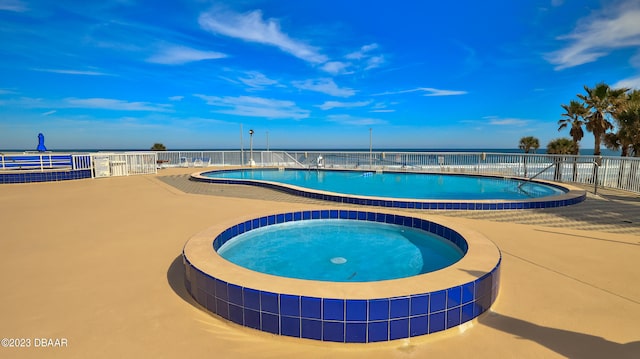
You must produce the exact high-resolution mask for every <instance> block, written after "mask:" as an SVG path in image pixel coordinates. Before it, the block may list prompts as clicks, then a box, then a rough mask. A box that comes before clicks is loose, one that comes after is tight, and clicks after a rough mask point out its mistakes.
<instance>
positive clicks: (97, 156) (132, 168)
mask: <svg viewBox="0 0 640 359" xmlns="http://www.w3.org/2000/svg"><path fill="white" fill-rule="evenodd" d="M91 157H92V162H93V168H94V176H95V177H118V176H130V175H139V174H154V173H157V172H158V157H157V155H156V153H155V152H120V153H93V154H91Z"/></svg>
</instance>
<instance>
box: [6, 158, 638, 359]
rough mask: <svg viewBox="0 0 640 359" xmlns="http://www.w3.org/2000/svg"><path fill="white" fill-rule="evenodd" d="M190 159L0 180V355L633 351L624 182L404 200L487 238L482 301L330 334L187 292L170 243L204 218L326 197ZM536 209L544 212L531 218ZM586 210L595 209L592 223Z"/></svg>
mask: <svg viewBox="0 0 640 359" xmlns="http://www.w3.org/2000/svg"><path fill="white" fill-rule="evenodd" d="M191 172H195V171H194V169H193V168H191V169H189V168H181V169H178V168H176V169H163V170H161V171H159V173H158V174H157V175H141V176H130V177H111V178H102V179H87V180H76V181H64V182H54V183H33V184H14V185H1V186H0V208H1V213H0V233H1V235H0V259H1V260H0V280H1V283H2V294H1V295H0V318H1V319H0V337H2V338H7V339H14V340H11V342H13V344H19V343H20V342H22V344H26V340H29V341H30V347H0V357H2V358H139V357H144V358H147V357H154V358H178V357H180V358H185V357H188V358H195V357H213V358H369V359H372V358H427V357H441V358H443V357H451V358H465V357H475V358H484V357H492V358H562V357H570V358H605V357H606V358H637V357H640V330H638V328H637V327H638V323H640V286H639V285H638V278H640V265H638V263H639V262H640V235H639V234H638V233H639V232H638V231H637V224H633V223H632V225H631V226H629V223H627V222H633V221H634V220H635V221H638V220H639V219H638V217H634V218H633V215H632V214H629V213H638V210H639V209H640V199H639V198H638V195H635V194H628V196H627V195H620V194H619V193H613V194H609V195H608V194H607V193H606V191H602V192H601V194H602V197H599V196H598V197H596V196H593V195H591V194H590V195H589V198H588V199H587V201H585V202H584V203H581V204H578V205H575V206H572V208H571V209H567V210H566V212H570V213H577V214H579V213H581V212H582V213H583V214H584V217H583V218H582V219H581V218H579V215H576V216H575V217H576V218H573V217H571V218H569V217H567V216H562V215H561V213H562V209H557V211H555V212H553V211H551V212H541V213H540V214H538V213H536V212H534V211H527V213H525V214H522V213H521V214H518V215H517V216H515V217H514V216H513V214H512V213H509V212H512V211H505V212H504V213H497V214H496V213H493V214H486V215H484V216H485V218H482V215H477V216H476V217H477V218H474V216H473V215H470V216H464V215H459V214H455V213H452V214H448V213H445V212H441V213H432V212H429V213H427V212H415V211H414V212H411V214H412V215H416V216H420V217H423V218H433V219H437V218H440V217H441V216H442V217H447V219H448V220H455V221H456V223H459V224H460V225H463V226H466V227H469V228H472V229H474V230H476V231H478V232H480V233H482V234H484V235H485V236H486V237H488V238H489V239H490V240H491V241H493V242H494V243H495V244H496V245H497V246H498V247H499V248H500V250H501V252H502V256H503V264H502V277H501V278H502V282H501V287H500V294H499V296H498V299H497V301H496V303H495V304H494V306H493V307H492V308H491V310H490V312H488V313H485V314H484V315H482V316H481V317H480V318H479V319H477V320H474V321H473V322H472V323H470V324H468V325H465V326H464V328H463V329H457V328H456V329H453V330H449V331H446V332H443V333H440V334H436V335H431V336H423V337H416V338H412V339H407V340H399V341H392V342H388V343H375V344H366V345H360V344H335V343H322V342H316V341H310V340H302V339H295V338H287V337H280V336H274V335H270V334H267V333H263V332H259V331H256V330H252V329H247V328H244V327H240V326H238V325H235V324H231V323H229V322H227V321H225V320H222V319H220V318H218V317H216V316H213V315H210V314H208V313H207V312H205V311H204V310H203V309H202V308H201V307H199V306H198V305H197V304H195V302H194V301H193V300H192V299H191V298H190V297H189V296H188V294H187V293H186V290H185V287H184V284H183V277H182V276H183V267H182V262H181V258H180V254H181V250H182V247H183V246H184V244H185V242H186V241H187V240H188V239H189V238H190V237H191V236H193V235H194V234H196V233H198V232H201V231H202V230H204V229H206V228H207V227H209V226H211V225H213V224H215V223H216V222H217V221H229V220H233V219H234V218H236V217H243V218H244V217H247V216H261V215H264V214H268V213H276V212H283V211H292V210H301V209H309V208H335V207H340V205H339V204H333V203H322V202H311V201H304V200H290V197H288V196H280V195H279V194H277V193H275V194H274V193H273V192H270V193H267V195H264V196H261V194H260V193H261V192H260V191H256V190H255V189H250V188H247V189H246V191H244V194H241V193H239V194H238V193H234V191H237V189H231V188H230V189H228V190H227V189H225V188H223V187H220V185H216V186H218V187H216V188H215V189H213V190H212V191H211V193H188V192H185V191H183V190H181V189H180V188H178V187H176V186H173V185H170V184H169V183H168V182H170V181H166V180H162V179H163V178H164V177H170V176H174V177H175V176H181V177H180V178H183V179H184V178H185V176H183V175H184V174H187V173H191ZM216 191H217V193H216ZM261 191H267V190H261ZM606 208H610V209H611V210H610V212H606V211H607V209H606ZM632 210H635V211H636V212H630V211H632ZM401 213H405V214H406V213H407V212H401ZM615 214H617V216H616V215H615ZM625 215H628V216H629V218H626V217H625V218H620V216H623V217H624V216H625ZM510 216H512V217H510ZM523 216H527V218H529V219H530V221H529V222H527V218H524V217H523ZM540 216H542V217H544V218H547V219H548V220H547V221H546V222H545V221H535V219H536V218H538V217H540ZM591 216H592V217H597V218H598V219H599V220H601V222H598V223H597V226H595V225H594V226H590V225H589V224H590V223H589V217H591ZM516 217H517V218H516ZM504 218H507V219H508V220H505V219H504ZM509 218H516V219H513V220H510V219H509ZM501 219H502V220H501ZM581 220H582V222H581ZM624 221H627V222H624ZM516 222H520V223H516ZM527 223H528V224H527ZM563 223H566V224H567V225H566V226H565V225H563ZM581 223H582V224H581ZM634 226H635V227H634ZM15 339H22V341H20V340H15ZM62 339H64V344H65V345H62V343H63V341H62ZM56 340H57V341H56ZM56 343H58V345H56ZM4 344H5V341H4V339H3V346H4ZM49 344H51V345H49Z"/></svg>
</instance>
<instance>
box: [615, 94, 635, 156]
mask: <svg viewBox="0 0 640 359" xmlns="http://www.w3.org/2000/svg"><path fill="white" fill-rule="evenodd" d="M616 122H617V125H618V131H617V132H616V133H615V134H614V135H615V138H616V139H617V141H616V142H614V143H612V144H611V143H610V144H611V145H612V146H611V147H609V148H612V149H615V150H617V149H618V148H622V154H621V156H623V157H624V156H629V155H632V156H634V157H640V90H633V91H632V92H631V93H629V94H628V95H627V97H626V101H625V102H624V104H623V106H621V109H620V111H619V112H618V114H617V116H616Z"/></svg>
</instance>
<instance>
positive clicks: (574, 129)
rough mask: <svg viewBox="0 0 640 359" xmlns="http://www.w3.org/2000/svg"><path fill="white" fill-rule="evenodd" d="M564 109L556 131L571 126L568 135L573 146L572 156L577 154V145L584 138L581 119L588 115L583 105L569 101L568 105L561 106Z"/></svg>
mask: <svg viewBox="0 0 640 359" xmlns="http://www.w3.org/2000/svg"><path fill="white" fill-rule="evenodd" d="M561 106H562V108H563V109H564V111H565V112H564V113H563V114H562V115H561V116H562V117H563V118H562V119H560V120H558V125H560V126H559V127H558V131H560V130H563V129H564V128H566V127H569V126H571V128H570V129H569V135H570V136H571V138H572V139H573V143H574V144H575V146H574V147H575V150H576V152H575V153H574V155H577V154H578V150H579V148H580V147H579V145H578V143H579V142H580V140H582V138H583V137H584V131H583V130H582V126H583V125H584V121H583V119H584V118H585V117H586V116H587V115H588V114H589V111H587V108H586V107H584V104H582V103H580V102H578V101H576V100H571V102H569V105H561Z"/></svg>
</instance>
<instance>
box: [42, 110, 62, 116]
mask: <svg viewBox="0 0 640 359" xmlns="http://www.w3.org/2000/svg"><path fill="white" fill-rule="evenodd" d="M56 112H58V111H56V110H51V111H47V112H45V113H43V114H42V116H49V115H53V114H54V113H56Z"/></svg>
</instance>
